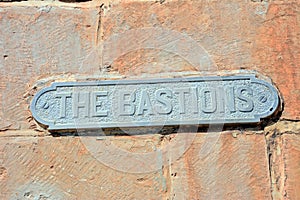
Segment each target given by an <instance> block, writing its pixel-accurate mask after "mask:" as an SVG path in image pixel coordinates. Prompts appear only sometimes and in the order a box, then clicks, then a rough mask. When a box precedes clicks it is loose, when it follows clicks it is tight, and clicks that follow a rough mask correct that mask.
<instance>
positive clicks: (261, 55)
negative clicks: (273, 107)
mask: <svg viewBox="0 0 300 200" xmlns="http://www.w3.org/2000/svg"><path fill="white" fill-rule="evenodd" d="M298 11H299V2H298V1H289V2H286V1H268V2H267V1H250V0H249V1H244V0H238V1H235V2H232V1H166V2H163V3H159V2H156V3H155V2H123V3H116V4H112V5H111V6H110V7H109V8H108V9H104V10H103V19H102V25H103V28H102V29H103V39H104V40H106V39H108V38H110V37H111V36H112V35H114V34H120V33H122V32H125V31H127V30H132V29H139V28H144V27H156V28H164V29H170V30H174V31H177V32H180V33H182V34H184V35H186V36H190V37H192V38H193V39H194V40H195V41H196V42H197V43H198V45H201V46H202V47H203V48H204V49H205V50H206V51H207V53H208V54H209V55H210V56H211V58H212V60H213V61H214V62H215V64H216V65H217V68H218V69H219V70H240V69H247V70H257V71H258V72H260V73H262V74H264V75H266V76H268V77H270V78H271V79H272V80H273V81H274V83H275V84H276V86H277V87H278V88H279V90H280V92H281V94H282V95H283V99H284V101H285V110H284V112H283V115H282V118H286V119H300V113H299V110H300V105H299V104H298V102H297V101H298V99H299V98H300V84H299V80H300V67H299V63H300V62H299V58H300V57H299V55H300V53H299V49H300V48H299V46H300V45H299V41H300V38H299V37H300V36H299V34H298V33H299V31H300V26H299V12H298ZM157 39H161V38H159V37H158V38H157ZM155 42H156V41H155V40H153V43H155ZM116 46H120V47H121V46H122V44H121V43H120V44H116ZM151 63H152V64H151ZM150 66H152V67H150ZM110 70H111V71H117V72H119V73H122V74H124V75H126V76H131V75H136V76H138V75H141V74H153V76H154V75H155V74H157V73H168V72H169V73H173V72H188V71H205V70H207V69H201V68H197V67H196V68H195V67H194V66H191V65H190V63H189V62H187V61H186V60H184V59H182V58H180V57H178V55H176V54H174V52H165V51H161V50H157V49H156V50H155V49H151V50H149V49H140V50H137V51H135V52H128V53H127V54H126V55H123V56H122V57H120V58H119V59H117V60H115V61H114V63H113V64H112V65H111V68H110ZM214 70H215V69H214Z"/></svg>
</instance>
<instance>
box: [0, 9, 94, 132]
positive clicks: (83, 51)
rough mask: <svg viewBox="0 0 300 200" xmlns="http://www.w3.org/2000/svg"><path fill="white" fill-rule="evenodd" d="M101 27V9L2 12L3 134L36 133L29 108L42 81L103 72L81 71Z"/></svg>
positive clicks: (0, 95)
mask: <svg viewBox="0 0 300 200" xmlns="http://www.w3.org/2000/svg"><path fill="white" fill-rule="evenodd" d="M98 22H99V9H98V8H62V7H55V6H54V7H51V6H36V7H33V6H30V7H29V6H28V7H26V6H25V7H22V6H20V7H18V6H15V7H13V6H7V7H1V8H0V27H1V29H0V35H1V37H0V55H1V59H0V130H5V129H21V128H34V126H31V125H32V124H31V123H30V122H28V121H30V120H31V117H30V116H31V113H30V112H29V109H28V106H29V103H30V100H31V95H32V94H33V93H34V91H35V88H36V87H33V86H34V85H35V84H36V82H38V81H39V80H41V79H43V78H49V77H53V76H54V77H55V76H58V75H61V76H62V75H65V76H76V74H77V75H78V74H81V75H84V74H87V73H89V74H92V73H93V72H95V71H96V72H97V71H99V70H98V69H97V68H98V66H97V63H95V65H94V66H92V65H86V66H83V67H82V66H81V65H82V62H84V60H85V58H86V57H87V55H88V54H89V53H90V52H91V51H92V49H93V48H94V47H95V45H96V44H95V43H96V32H97V26H98ZM62 77H63V76H62ZM54 80H55V79H53V80H52V81H54ZM40 84H41V83H40Z"/></svg>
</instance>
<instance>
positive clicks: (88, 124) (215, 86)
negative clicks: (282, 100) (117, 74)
mask: <svg viewBox="0 0 300 200" xmlns="http://www.w3.org/2000/svg"><path fill="white" fill-rule="evenodd" d="M278 105H279V98H278V94H277V90H276V89H275V88H274V87H273V86H272V85H271V84H270V83H268V82H265V81H263V80H259V79H257V78H256V77H255V76H254V75H243V76H226V77H195V78H174V79H153V80H142V81H141V80H120V81H118V80H117V81H99V82H97V81H96V82H57V83H53V84H52V85H51V87H47V88H44V89H42V90H41V91H39V92H38V93H37V94H36V95H35V96H34V98H33V100H32V103H31V106H30V110H31V112H32V115H33V117H34V118H35V119H36V120H37V121H38V122H39V123H41V124H44V125H46V126H48V128H49V130H62V129H98V128H108V127H136V126H162V125H184V124H186V125H191V124H193V125H194V124H219V123H230V124H233V123H254V122H259V121H260V119H261V118H265V117H268V116H270V115H272V114H273V113H274V112H275V110H276V109H277V107H278Z"/></svg>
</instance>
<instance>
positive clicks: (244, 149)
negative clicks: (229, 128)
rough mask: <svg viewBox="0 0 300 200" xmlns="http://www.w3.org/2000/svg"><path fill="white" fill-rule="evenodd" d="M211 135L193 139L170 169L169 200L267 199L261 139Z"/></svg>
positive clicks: (265, 154) (257, 137)
mask: <svg viewBox="0 0 300 200" xmlns="http://www.w3.org/2000/svg"><path fill="white" fill-rule="evenodd" d="M212 134H213V135H211V136H208V135H205V134H204V135H199V136H197V137H196V139H195V140H194V143H193V145H192V146H191V148H190V149H189V150H188V151H187V152H186V154H185V155H184V156H183V158H181V159H180V160H178V161H176V162H175V163H174V165H171V167H170V168H171V169H170V170H171V177H170V178H171V182H172V188H173V191H172V192H171V194H170V196H174V197H176V198H175V199H271V194H270V187H269V185H270V182H269V181H270V180H269V175H268V161H267V151H266V150H267V149H266V148H267V147H266V142H265V139H264V136H263V135H255V134H251V133H244V134H241V135H237V137H236V138H234V137H233V136H232V135H231V133H226V134H219V133H212ZM248 134H250V135H248ZM233 135H234V134H233ZM172 174H173V175H172Z"/></svg>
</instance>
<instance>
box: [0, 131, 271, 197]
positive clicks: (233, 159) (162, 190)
mask: <svg viewBox="0 0 300 200" xmlns="http://www.w3.org/2000/svg"><path fill="white" fill-rule="evenodd" d="M235 133H239V132H235ZM182 134H185V133H182ZM211 134H212V137H208V135H207V134H200V133H199V134H197V136H196V137H195V140H194V142H193V144H192V145H191V147H190V148H189V149H188V150H187V152H186V153H185V154H184V155H183V156H182V157H181V158H180V159H178V160H172V158H173V159H174V158H175V157H176V155H175V154H176V151H170V152H169V154H168V158H169V160H170V165H165V166H163V167H162V168H161V170H158V171H156V172H149V173H140V174H131V173H126V172H120V171H117V170H115V169H112V168H109V167H107V166H105V165H103V164H102V163H101V162H99V161H97V160H96V159H95V158H94V157H92V156H91V155H90V152H88V151H87V149H86V148H85V146H83V144H82V143H81V140H80V139H79V138H78V137H59V138H58V137H42V138H41V137H36V138H34V137H18V138H10V137H6V138H3V137H2V138H1V140H0V144H1V145H0V146H1V154H0V156H1V163H0V164H1V166H0V169H1V170H0V171H1V175H0V177H1V184H0V188H1V189H0V190H1V195H2V197H1V199H16V198H17V197H19V198H21V199H22V198H25V197H31V198H37V197H39V196H44V197H47V198H49V199H52V198H55V199H60V198H62V199H99V197H101V199H208V198H213V199H250V198H251V199H270V187H269V174H268V164H267V155H266V143H265V139H264V135H261V134H253V133H245V134H242V135H237V137H233V135H234V134H232V133H231V132H223V133H222V134H218V133H217V134H216V133H211ZM177 136H178V135H174V136H171V137H168V136H166V138H165V139H162V141H161V140H156V139H155V138H156V137H157V135H148V136H144V139H143V140H139V139H136V138H134V137H133V136H115V137H114V139H113V142H114V143H115V145H117V146H118V147H119V148H122V149H125V150H127V151H134V152H137V153H142V152H144V151H145V150H146V149H147V145H148V144H146V146H145V144H144V142H145V139H146V138H145V137H147V138H148V140H149V139H151V140H152V142H153V143H155V144H157V145H158V148H160V147H162V146H163V145H167V144H168V143H172V142H173V141H174V137H177ZM158 138H160V137H158ZM91 139H93V140H95V138H93V137H91ZM133 141H134V142H135V144H132V142H133ZM104 144H105V139H104V140H99V145H104ZM208 144H209V145H208ZM150 149H151V148H150ZM151 150H153V149H151ZM110 156H111V159H115V158H116V157H115V156H116V155H110ZM126 164H127V163H124V165H126Z"/></svg>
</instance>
